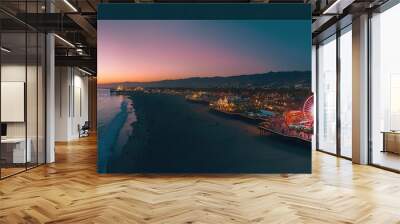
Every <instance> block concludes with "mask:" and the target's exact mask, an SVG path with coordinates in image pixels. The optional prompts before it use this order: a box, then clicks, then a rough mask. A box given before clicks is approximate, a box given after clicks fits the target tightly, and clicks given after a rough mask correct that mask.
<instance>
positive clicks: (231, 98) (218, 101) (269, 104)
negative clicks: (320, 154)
mask: <svg viewBox="0 0 400 224" xmlns="http://www.w3.org/2000/svg"><path fill="white" fill-rule="evenodd" d="M111 91H112V92H114V93H117V94H128V93H129V92H132V91H134V92H137V91H139V92H144V93H148V94H152V93H153V94H154V93H160V94H171V95H179V96H182V97H185V99H186V100H187V101H188V102H192V103H199V104H203V105H205V106H208V108H209V111H210V112H212V113H220V114H224V115H226V116H229V117H232V118H234V119H239V120H243V121H245V122H248V123H251V124H252V125H255V126H257V128H258V129H259V130H260V134H271V133H273V134H277V135H280V136H285V137H288V138H296V139H300V140H303V141H307V142H310V141H311V137H312V134H313V96H312V95H311V93H310V91H309V89H308V88H301V87H299V88H296V89H287V88H281V89H257V88H249V89H244V88H240V89H234V88H229V89H222V88H213V89H203V90H202V89H190V88H143V87H124V86H118V87H116V88H114V89H112V90H111Z"/></svg>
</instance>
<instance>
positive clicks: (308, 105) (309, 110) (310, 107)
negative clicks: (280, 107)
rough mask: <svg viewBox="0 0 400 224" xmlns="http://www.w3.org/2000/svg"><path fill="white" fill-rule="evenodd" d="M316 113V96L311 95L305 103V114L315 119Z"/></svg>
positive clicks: (306, 116) (308, 117) (307, 117)
mask: <svg viewBox="0 0 400 224" xmlns="http://www.w3.org/2000/svg"><path fill="white" fill-rule="evenodd" d="M313 114H314V96H310V97H308V98H307V99H306V101H305V102H304V105H303V116H304V117H305V118H306V119H310V120H312V119H313Z"/></svg>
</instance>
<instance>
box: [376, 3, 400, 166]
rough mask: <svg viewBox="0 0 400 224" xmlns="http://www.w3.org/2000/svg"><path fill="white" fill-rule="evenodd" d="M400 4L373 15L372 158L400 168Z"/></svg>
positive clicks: (380, 163) (384, 164)
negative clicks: (399, 23)
mask: <svg viewBox="0 0 400 224" xmlns="http://www.w3.org/2000/svg"><path fill="white" fill-rule="evenodd" d="M398 21H400V4H398V5H395V6H393V7H392V8H390V9H388V10H386V11H384V12H382V13H379V14H375V15H374V16H373V17H372V19H371V60H372V61H371V69H372V70H371V83H370V86H371V97H370V104H371V106H370V108H371V111H370V120H371V125H370V127H371V130H370V137H371V141H372V147H371V153H370V156H371V162H372V163H373V164H375V165H379V166H383V167H387V168H391V169H395V170H400V103H399V102H400V100H399V96H400V63H399V52H400V42H399V40H400V31H399V29H398Z"/></svg>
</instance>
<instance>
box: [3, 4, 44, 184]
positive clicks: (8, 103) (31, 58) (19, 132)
mask: <svg viewBox="0 0 400 224" xmlns="http://www.w3.org/2000/svg"><path fill="white" fill-rule="evenodd" d="M14 3H15V2H11V3H8V4H6V3H5V2H1V3H0V6H8V7H13V8H14V9H16V10H17V12H18V13H24V12H29V13H37V12H41V11H43V7H39V6H42V5H43V3H44V2H43V1H31V2H26V1H19V2H18V4H14ZM27 3H28V5H26V4H27ZM16 6H18V7H17V8H16ZM45 44H46V39H45V35H44V33H41V32H40V31H38V30H35V28H33V27H30V26H29V25H27V24H25V23H23V22H21V21H18V20H16V19H15V18H13V17H11V16H9V15H6V14H4V13H2V12H0V47H1V57H0V67H1V69H0V71H1V73H0V81H1V85H0V90H1V91H0V92H1V97H0V102H1V104H0V111H1V113H0V114H1V115H0V121H1V144H0V178H1V179H2V178H5V177H8V176H10V175H13V174H16V173H19V172H22V171H25V170H27V169H29V168H33V167H36V166H37V165H39V164H43V163H45V92H46V90H45V59H46V53H45Z"/></svg>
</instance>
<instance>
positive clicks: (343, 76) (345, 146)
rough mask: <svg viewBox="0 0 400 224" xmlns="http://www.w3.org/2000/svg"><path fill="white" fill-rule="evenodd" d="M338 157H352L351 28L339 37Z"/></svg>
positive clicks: (346, 29)
mask: <svg viewBox="0 0 400 224" xmlns="http://www.w3.org/2000/svg"><path fill="white" fill-rule="evenodd" d="M339 41H340V50H339V52H340V59H339V60H340V88H339V89H340V91H339V94H340V155H341V156H344V157H348V158H351V157H352V148H351V147H352V138H351V136H352V125H351V124H352V97H353V95H352V74H353V71H352V34H351V26H348V27H347V28H345V29H344V30H342V31H341V35H340V39H339Z"/></svg>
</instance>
